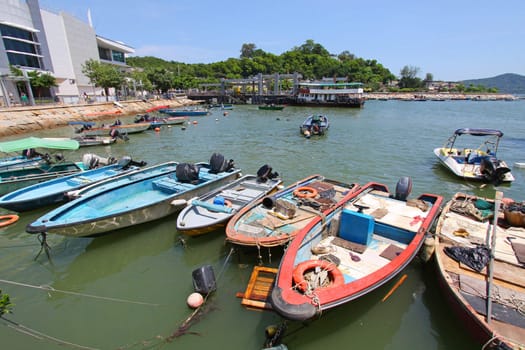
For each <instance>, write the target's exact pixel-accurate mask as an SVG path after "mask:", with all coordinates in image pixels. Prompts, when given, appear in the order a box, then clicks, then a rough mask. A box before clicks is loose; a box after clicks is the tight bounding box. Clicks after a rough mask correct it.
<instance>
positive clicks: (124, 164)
mask: <svg viewBox="0 0 525 350" xmlns="http://www.w3.org/2000/svg"><path fill="white" fill-rule="evenodd" d="M130 165H131V157H130V156H125V157H122V158H120V160H119V161H118V166H119V167H121V168H122V169H125V168H127V167H128V166H130Z"/></svg>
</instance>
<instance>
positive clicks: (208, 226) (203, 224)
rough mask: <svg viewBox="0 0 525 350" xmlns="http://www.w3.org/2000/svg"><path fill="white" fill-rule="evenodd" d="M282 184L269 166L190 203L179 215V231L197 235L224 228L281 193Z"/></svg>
mask: <svg viewBox="0 0 525 350" xmlns="http://www.w3.org/2000/svg"><path fill="white" fill-rule="evenodd" d="M281 184H282V180H281V179H280V178H279V177H278V174H277V173H272V168H271V167H269V166H267V165H265V166H263V167H261V168H260V169H259V172H258V173H257V175H245V176H243V177H241V178H239V179H237V180H236V181H234V182H231V183H229V184H226V185H224V186H223V187H220V188H218V189H216V190H213V191H210V192H208V193H206V194H204V195H202V196H200V197H199V198H196V199H193V200H192V201H190V203H189V204H188V206H186V207H185V208H184V209H183V210H182V211H181V212H180V213H179V215H178V216H177V230H178V231H181V232H183V233H184V234H187V235H189V236H197V235H201V234H204V233H207V232H210V231H213V230H217V229H219V228H221V227H224V226H225V225H226V223H227V222H228V220H230V218H231V217H232V216H233V215H235V213H237V212H238V211H239V210H240V209H242V208H244V207H245V206H247V205H248V204H250V203H252V202H254V201H256V200H258V199H260V198H262V197H264V196H266V195H268V194H269V193H272V192H274V191H277V189H278V187H279V186H281Z"/></svg>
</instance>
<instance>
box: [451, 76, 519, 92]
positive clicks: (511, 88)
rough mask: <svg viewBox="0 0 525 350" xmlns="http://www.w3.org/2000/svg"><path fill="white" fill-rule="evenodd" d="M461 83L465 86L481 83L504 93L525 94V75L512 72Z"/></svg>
mask: <svg viewBox="0 0 525 350" xmlns="http://www.w3.org/2000/svg"><path fill="white" fill-rule="evenodd" d="M461 83H463V84H464V85H465V86H469V85H470V84H473V85H482V86H485V87H487V88H491V87H495V88H497V89H498V90H499V92H500V93H504V94H513V95H524V94H525V76H523V75H519V74H514V73H506V74H502V75H498V76H496V77H493V78H485V79H473V80H463V81H461Z"/></svg>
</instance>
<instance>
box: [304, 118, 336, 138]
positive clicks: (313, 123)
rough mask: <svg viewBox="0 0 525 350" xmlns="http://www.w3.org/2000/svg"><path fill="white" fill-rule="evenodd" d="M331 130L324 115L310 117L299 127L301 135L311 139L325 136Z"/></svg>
mask: <svg viewBox="0 0 525 350" xmlns="http://www.w3.org/2000/svg"><path fill="white" fill-rule="evenodd" d="M328 128H330V123H329V121H328V118H327V117H326V116H324V115H317V114H315V115H310V116H308V117H307V118H306V119H305V120H304V122H303V123H302V124H301V126H300V127H299V130H300V131H301V134H302V135H304V137H306V138H310V137H311V136H312V135H319V136H320V135H324V134H326V132H327V131H328Z"/></svg>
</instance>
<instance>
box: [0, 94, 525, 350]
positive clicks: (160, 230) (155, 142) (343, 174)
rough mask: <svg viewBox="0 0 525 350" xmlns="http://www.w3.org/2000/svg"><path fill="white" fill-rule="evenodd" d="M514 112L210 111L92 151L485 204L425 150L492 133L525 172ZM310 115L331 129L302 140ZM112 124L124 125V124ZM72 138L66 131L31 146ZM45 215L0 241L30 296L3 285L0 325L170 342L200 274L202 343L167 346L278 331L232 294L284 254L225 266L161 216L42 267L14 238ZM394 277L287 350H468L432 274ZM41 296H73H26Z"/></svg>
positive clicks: (498, 106) (303, 329)
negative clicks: (468, 131)
mask: <svg viewBox="0 0 525 350" xmlns="http://www.w3.org/2000/svg"><path fill="white" fill-rule="evenodd" d="M524 112H525V102H523V101H516V102H483V103H476V102H471V101H454V102H449V101H446V102H431V101H427V102H403V101H368V102H367V104H366V106H365V108H364V109H322V110H320V109H311V108H299V107H286V108H285V109H284V110H283V111H259V110H258V109H257V107H256V106H235V108H234V109H233V110H230V111H229V114H228V115H227V116H224V115H223V114H222V111H215V112H213V114H211V115H209V116H206V117H195V118H191V119H190V121H191V122H193V121H196V122H197V124H193V123H191V124H189V125H186V128H185V129H183V128H181V127H180V126H172V127H170V128H167V127H163V128H162V129H161V131H160V132H154V131H147V132H145V133H142V134H136V135H130V140H129V141H128V142H120V141H119V142H118V143H117V144H115V145H112V146H110V147H107V146H105V147H93V148H90V149H89V152H91V153H96V154H98V155H100V156H105V157H107V156H114V157H117V158H119V157H122V156H125V155H131V156H132V158H133V159H135V160H145V161H147V162H148V163H149V164H156V163H161V162H165V161H170V160H175V161H181V162H200V161H208V160H209V158H210V156H211V154H212V153H213V152H220V153H222V154H223V155H224V156H225V157H226V158H228V159H229V158H232V159H234V160H235V163H236V165H237V166H238V167H240V168H242V170H243V173H244V174H249V173H251V174H253V173H255V172H256V171H257V170H258V169H259V168H260V167H261V166H262V165H263V164H269V165H270V166H272V167H273V169H274V170H275V171H277V172H278V173H279V174H281V176H282V177H283V180H284V184H285V185H288V184H290V183H292V182H294V181H297V180H299V179H302V178H304V177H305V176H308V175H311V174H317V173H320V174H324V175H326V176H328V177H330V178H334V179H340V180H341V181H344V182H359V183H366V182H369V181H379V182H383V183H385V184H387V185H388V186H389V187H390V189H391V190H392V189H394V188H395V185H396V183H397V181H398V179H399V178H400V177H402V176H410V177H412V180H413V186H414V188H413V193H414V194H416V193H421V192H430V193H438V194H441V195H443V196H445V198H446V199H449V198H450V197H451V196H452V195H453V194H454V193H455V192H458V191H462V192H468V193H474V194H476V195H480V196H487V197H492V196H493V195H494V192H495V190H496V188H494V187H493V186H492V185H487V186H483V185H482V184H480V183H469V182H466V181H464V180H461V179H458V178H456V177H455V176H453V175H452V174H450V173H449V172H448V171H447V170H446V169H445V168H444V167H443V166H441V165H440V164H439V162H438V160H437V158H435V156H434V155H433V153H432V150H433V149H434V148H435V147H439V146H441V145H442V144H443V143H444V142H445V140H446V139H447V138H448V137H449V136H450V135H451V134H452V132H453V131H454V130H455V129H458V128H464V127H483V128H495V129H501V130H502V131H503V132H504V133H505V136H504V137H503V139H502V142H501V144H500V150H499V156H500V157H501V158H502V159H504V160H506V161H507V162H508V163H509V164H514V163H515V162H520V161H521V162H522V161H525V159H524V158H523V145H524V141H525V140H524V139H523V135H525V120H523V118H522V116H523V114H524ZM312 113H321V114H326V115H327V116H328V117H329V118H330V123H331V126H330V131H329V133H328V135H326V136H325V137H321V138H311V139H306V138H304V137H301V135H300V133H299V125H300V124H301V123H302V121H303V120H304V118H305V116H307V115H309V114H312ZM121 119H123V121H126V122H131V121H132V120H133V116H131V117H129V118H121ZM509 125H511V126H512V127H508V126H509ZM71 133H72V130H71V128H69V127H66V128H62V129H57V130H46V131H43V132H41V133H39V135H38V136H48V137H49V136H68V135H72V134H71ZM85 151H86V150H85V149H79V150H76V151H73V152H70V153H68V154H67V159H75V157H76V158H78V159H80V158H81V155H82V153H84V152H85ZM512 171H513V174H514V176H515V177H516V181H515V182H514V183H512V184H511V185H510V186H502V187H500V188H498V189H501V190H502V191H503V192H504V194H505V196H506V197H513V198H516V199H524V198H525V171H524V170H520V169H519V168H516V167H513V169H512ZM0 212H1V213H5V211H3V210H0ZM44 212H45V211H34V212H29V213H23V214H22V215H21V217H20V220H19V221H18V222H17V223H16V224H15V225H12V226H9V227H7V228H1V229H0V276H1V279H4V280H9V281H16V282H20V283H26V284H27V285H31V286H35V288H30V287H22V286H19V285H14V284H8V283H1V282H0V289H1V290H2V292H5V293H8V294H10V295H11V297H12V299H13V302H14V303H15V310H14V311H15V312H14V314H13V315H9V316H8V317H9V318H10V319H12V320H14V321H16V322H19V323H21V324H24V325H27V326H29V327H31V328H34V329H37V330H39V331H42V332H44V333H46V334H49V335H52V336H54V337H57V338H60V339H64V340H67V341H70V342H73V343H75V344H81V345H85V346H91V347H94V348H100V349H114V348H119V347H122V346H126V344H142V341H143V340H146V339H148V340H151V339H155V337H156V336H157V335H161V336H167V335H169V334H170V333H171V332H173V330H174V329H176V328H177V327H178V325H180V323H181V322H183V321H184V320H185V319H186V318H187V317H188V316H189V315H190V314H191V310H190V309H189V308H188V307H187V306H186V297H187V296H188V295H189V294H190V293H191V292H192V291H193V285H192V271H193V270H195V269H197V268H199V267H201V266H203V265H207V264H209V265H211V266H212V267H213V269H214V271H215V275H216V277H217V286H218V288H217V291H216V292H215V293H214V294H213V295H212V297H211V298H210V300H209V302H210V303H211V304H210V305H211V306H212V307H211V310H210V311H209V312H208V313H207V314H205V315H203V317H201V318H200V319H199V321H198V322H197V323H196V324H195V325H194V326H192V328H191V331H194V332H197V333H199V334H200V335H199V336H195V335H185V336H183V337H180V338H177V339H176V340H175V341H173V342H172V343H169V344H166V345H165V348H167V349H175V348H177V349H193V348H197V349H204V348H211V347H220V348H231V349H260V348H261V346H262V344H263V343H264V330H265V328H266V327H267V326H268V325H270V324H277V323H279V322H280V319H279V317H278V316H277V315H275V314H273V313H271V312H259V311H250V310H246V309H245V308H244V307H242V306H241V304H240V299H239V298H237V297H236V294H237V293H239V292H243V291H244V290H245V288H246V284H247V282H248V279H249V278H250V274H251V271H252V268H253V266H254V265H257V264H259V262H261V261H262V262H263V263H264V264H265V265H271V266H277V265H278V261H279V258H280V256H281V255H282V248H277V249H274V250H270V251H268V250H261V251H257V250H256V249H255V250H248V251H246V250H243V249H236V250H235V251H234V253H233V254H232V255H231V256H230V253H231V246H230V245H228V244H226V243H225V240H224V232H223V231H222V230H219V231H214V232H211V233H210V234H208V235H204V236H201V237H185V236H182V235H181V234H180V233H178V232H177V231H176V229H175V217H171V218H165V219H163V220H159V221H157V222H152V223H148V224H144V225H139V226H135V227H130V228H127V229H124V230H120V231H116V232H113V233H111V234H109V235H105V236H101V237H96V238H66V237H60V236H49V237H48V243H49V245H50V246H51V255H52V263H51V262H50V261H48V260H47V258H46V257H45V255H43V254H41V255H40V256H39V258H38V259H37V260H36V261H35V260H34V257H35V256H36V254H37V253H38V251H39V249H40V245H39V242H38V240H37V237H36V236H34V235H29V234H27V233H25V226H26V225H27V224H28V223H30V222H32V221H33V220H34V219H36V218H37V217H39V216H40V215H42V214H43V213H44ZM181 239H183V241H182V240H181ZM182 242H184V244H182ZM227 257H230V258H229V260H226V258H227ZM403 273H406V274H407V276H408V278H407V279H406V280H405V281H404V283H403V284H402V285H401V286H400V287H399V288H398V289H397V290H396V291H395V292H394V293H393V294H392V295H391V296H390V297H389V298H388V299H387V300H386V301H385V302H381V298H382V297H383V296H384V295H385V294H386V293H387V292H388V291H389V290H390V288H391V287H392V286H393V284H394V283H395V281H396V280H397V279H394V280H393V281H391V282H389V283H388V284H386V285H385V286H383V287H381V288H379V289H377V290H376V291H374V292H372V293H370V294H369V295H367V296H365V297H363V298H361V299H359V300H357V301H354V302H351V303H349V304H346V305H344V306H342V307H340V308H337V309H335V310H332V311H330V312H327V313H326V314H324V315H323V317H322V318H321V319H320V320H316V321H314V322H312V323H310V324H306V325H303V324H294V323H291V324H290V325H289V332H288V334H287V336H286V337H285V343H286V344H287V345H288V347H289V348H290V349H319V348H327V349H328V348H334V349H340V348H343V347H344V348H347V347H351V348H367V349H406V348H414V349H422V348H428V349H454V348H462V349H468V348H474V345H473V343H472V341H471V340H470V338H469V337H468V336H467V335H466V334H465V332H464V331H463V329H462V327H461V324H459V322H457V321H455V320H454V319H453V316H452V313H451V311H450V310H449V309H448V308H447V305H446V303H445V301H444V299H443V298H442V296H441V294H440V293H439V291H438V290H437V288H438V287H437V285H436V284H435V282H434V279H433V276H432V270H431V269H427V268H423V267H422V266H421V264H420V263H413V264H411V265H410V266H408V267H407V268H406V269H405V271H403V272H402V274H403ZM44 285H46V286H51V287H53V288H55V289H57V290H64V291H71V292H74V293H77V294H65V293H58V292H48V291H46V290H43V289H41V288H37V287H38V286H44ZM87 294H89V295H91V296H100V297H105V298H115V299H119V300H120V299H121V300H129V301H138V302H144V303H145V304H134V303H131V302H130V303H126V302H116V301H111V300H110V299H97V298H94V297H85V296H84V295H87ZM155 305H156V306H155ZM0 338H1V339H2V345H5V346H6V348H13V349H15V348H16V349H34V348H39V349H57V348H58V345H57V344H55V343H52V342H48V341H43V340H38V339H35V338H31V337H28V336H25V335H22V334H20V333H16V332H14V331H13V330H12V329H10V328H8V327H0ZM133 348H143V346H142V345H137V346H135V347H133Z"/></svg>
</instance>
